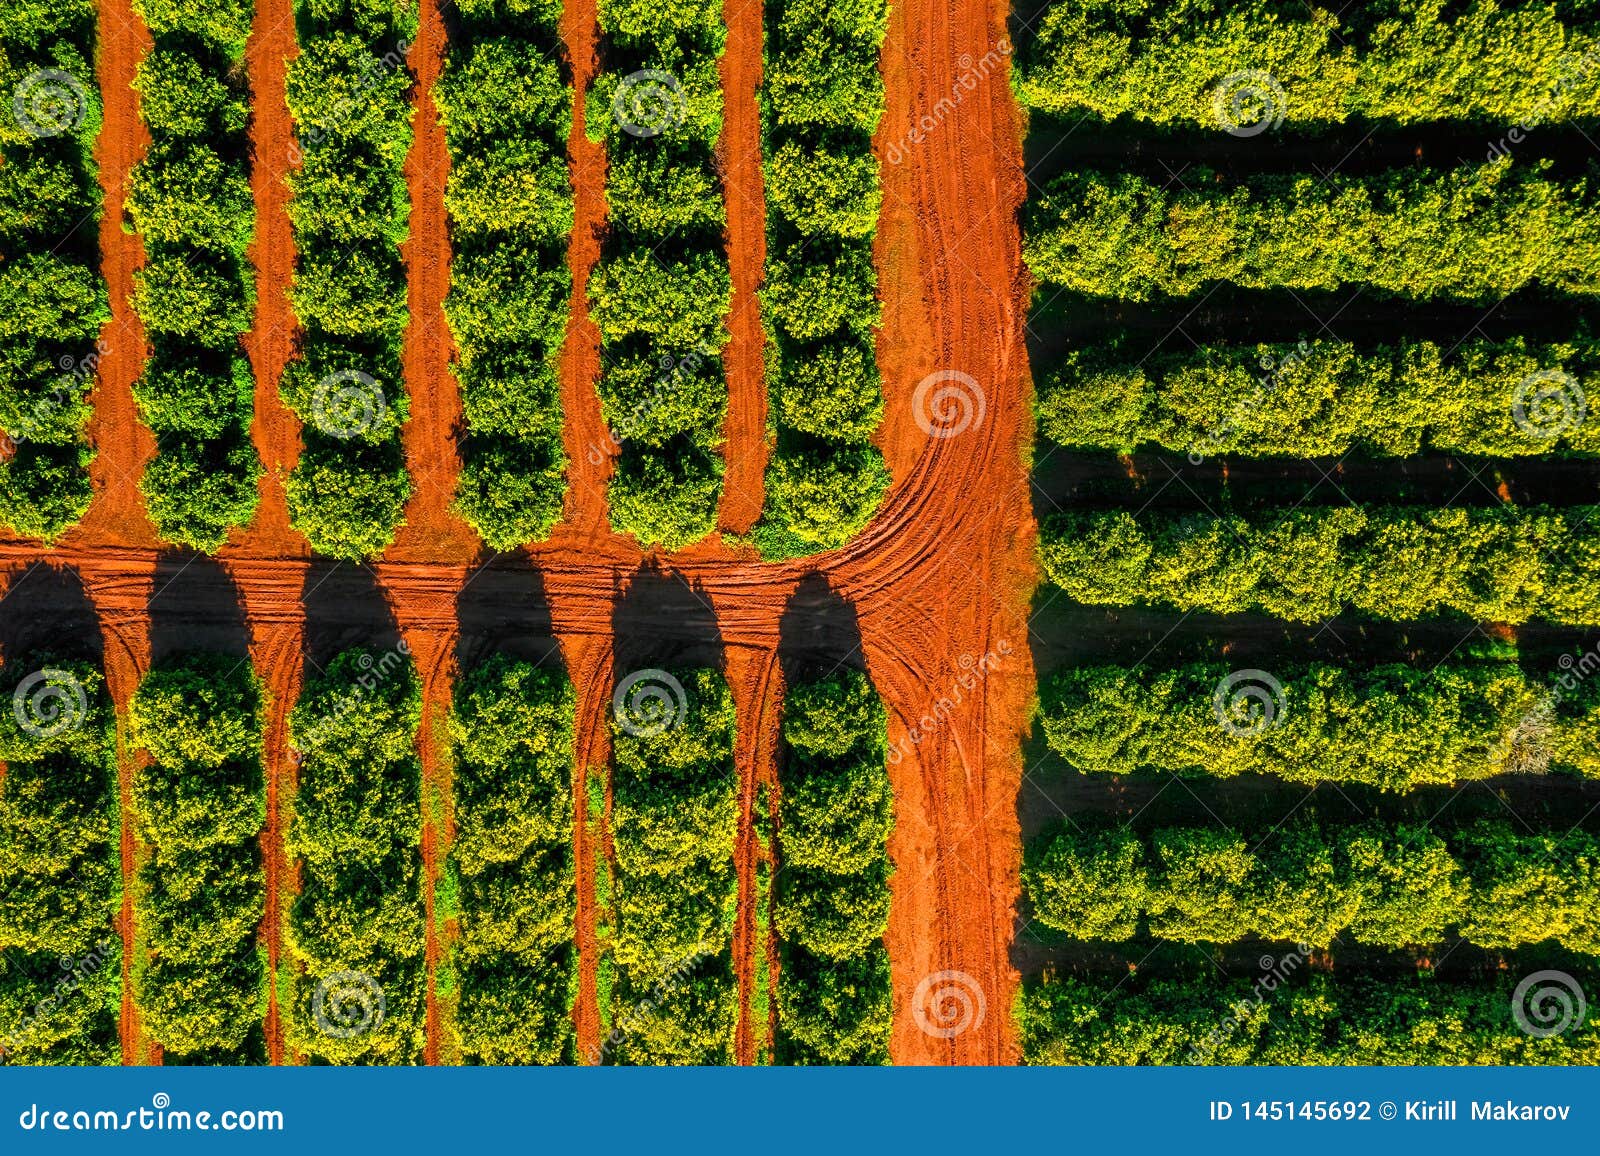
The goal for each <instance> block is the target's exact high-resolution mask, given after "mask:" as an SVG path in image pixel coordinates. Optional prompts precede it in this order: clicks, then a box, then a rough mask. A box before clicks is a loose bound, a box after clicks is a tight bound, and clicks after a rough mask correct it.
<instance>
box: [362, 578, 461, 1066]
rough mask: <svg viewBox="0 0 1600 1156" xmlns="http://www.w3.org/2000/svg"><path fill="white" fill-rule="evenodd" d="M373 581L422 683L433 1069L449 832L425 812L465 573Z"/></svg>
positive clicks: (438, 779) (441, 779)
mask: <svg viewBox="0 0 1600 1156" xmlns="http://www.w3.org/2000/svg"><path fill="white" fill-rule="evenodd" d="M377 572H378V579H379V581H380V582H381V583H382V585H383V588H384V593H385V595H386V597H388V599H389V605H390V608H391V609H392V610H393V612H394V617H395V622H396V623H397V624H398V625H399V627H400V635H401V637H402V638H403V639H404V640H405V643H406V646H407V648H408V649H409V650H410V652H411V660H412V662H413V663H415V664H416V668H417V674H418V676H419V677H420V678H421V680H422V726H421V729H419V730H418V732H417V754H418V756H419V757H420V758H421V760H422V797H423V811H422V863H423V877H424V878H423V904H424V906H425V908H426V910H427V917H428V942H427V966H428V1006H427V1043H426V1047H425V1050H424V1054H423V1060H424V1062H425V1063H428V1064H437V1063H440V1062H441V1058H442V1057H444V1056H445V1055H446V1052H447V1044H446V1041H445V1032H444V1030H443V1022H442V1019H441V1009H440V1006H439V1002H438V1000H437V999H436V998H435V992H434V976H435V972H436V971H437V969H438V966H439V964H440V962H441V961H442V960H443V959H444V955H445V951H446V948H447V946H448V945H447V944H446V943H445V942H444V941H443V939H442V938H441V937H440V935H439V934H438V928H437V926H436V925H435V922H434V914H433V912H434V906H433V905H434V887H435V885H436V884H437V883H438V881H439V876H440V874H441V873H442V871H443V866H444V857H445V854H446V852H447V850H448V847H449V844H448V842H447V839H448V835H449V832H448V831H447V830H446V829H445V823H444V821H443V816H442V815H437V814H435V811H434V808H433V807H432V806H430V802H431V800H433V799H436V798H437V799H445V798H448V795H449V782H448V773H447V771H446V768H445V760H444V759H442V758H441V755H440V751H441V745H442V744H443V743H444V742H445V741H446V738H445V734H444V731H443V727H444V720H445V718H446V717H447V716H448V714H449V711H450V688H451V684H452V681H453V674H454V671H453V666H454V652H455V644H456V637H457V633H458V631H457V626H456V608H455V599H456V593H457V591H459V590H460V589H461V587H462V586H463V585H464V584H465V582H466V569H465V568H464V567H449V566H439V567H435V568H433V569H432V570H430V571H429V572H428V579H429V580H428V581H426V582H419V581H416V580H415V578H414V576H412V574H410V573H409V572H406V571H401V576H400V577H399V580H398V581H391V580H390V568H389V566H388V565H386V564H384V563H379V564H378V566H377Z"/></svg>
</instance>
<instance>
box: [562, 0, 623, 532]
mask: <svg viewBox="0 0 1600 1156" xmlns="http://www.w3.org/2000/svg"><path fill="white" fill-rule="evenodd" d="M597 19H598V17H597V15H596V5H595V0H567V3H566V8H565V10H564V11H563V13H562V16H561V42H562V43H563V44H565V45H566V49H567V66H568V68H569V69H570V70H571V79H572V98H573V104H572V133H571V135H570V136H569V137H568V138H567V155H568V157H569V160H570V165H571V173H572V192H573V226H572V242H571V244H570V245H569V246H568V248H567V265H568V267H569V268H570V269H571V271H572V312H571V317H570V319H569V320H568V322H567V340H566V345H565V347H564V348H563V349H562V354H561V411H562V413H563V414H565V415H566V427H565V430H564V432H563V438H564V442H565V445H566V450H567V458H568V460H569V461H570V463H571V464H570V465H569V466H568V467H567V484H568V489H567V504H566V518H565V521H566V522H567V523H568V524H569V525H572V526H574V527H576V528H578V529H579V530H581V531H584V532H587V533H592V534H600V533H604V532H605V530H606V526H607V522H606V481H607V480H608V479H609V478H610V477H611V463H612V460H613V457H614V455H615V452H616V446H615V444H614V443H613V442H612V440H611V435H610V433H609V432H608V431H607V430H606V425H605V422H604V421H603V420H602V419H601V417H600V394H599V392H598V391H597V389H596V385H597V383H598V382H599V380H600V331H599V329H597V328H596V327H595V324H594V322H593V321H591V320H590V319H589V305H588V297H587V294H588V290H589V274H590V272H591V271H592V270H593V269H594V267H595V263H596V262H597V261H599V260H600V240H601V236H602V235H603V233H604V231H605V221H606V199H605V189H606V152H605V149H604V148H603V147H602V146H600V145H598V144H595V143H593V142H592V141H590V140H589V138H588V137H587V136H586V135H584V131H583V122H584V117H585V115H586V109H587V107H588V99H587V98H588V92H589V86H590V85H591V84H592V83H593V82H594V77H595V73H596V72H598V71H599V67H600V61H599V57H598V55H597V54H598V52H599V38H600V30H599V27H598V25H597V23H596V21H597Z"/></svg>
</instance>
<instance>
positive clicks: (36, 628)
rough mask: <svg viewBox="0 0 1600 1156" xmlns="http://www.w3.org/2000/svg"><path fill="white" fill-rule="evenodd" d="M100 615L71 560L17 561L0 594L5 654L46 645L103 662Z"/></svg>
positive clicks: (64, 654)
mask: <svg viewBox="0 0 1600 1156" xmlns="http://www.w3.org/2000/svg"><path fill="white" fill-rule="evenodd" d="M103 649H104V648H103V643H102V639H101V637H100V620H99V617H98V616H97V615H96V614H95V609H94V604H93V603H92V602H91V601H90V600H89V595H88V592H87V591H85V590H84V588H83V580H82V579H81V578H80V577H79V576H78V572H77V571H76V570H73V569H72V568H71V567H68V566H56V565H51V564H43V563H41V564H36V565H33V566H28V567H17V568H15V569H13V570H12V572H11V583H10V585H9V586H8V587H6V591H5V595H4V597H0V659H3V660H4V661H8V662H9V661H11V660H13V659H19V658H25V657H27V656H28V655H29V654H31V653H33V652H35V651H47V652H49V653H51V654H53V655H55V656H57V657H59V658H77V659H86V660H88V661H90V662H93V663H95V664H96V665H98V664H99V663H100V660H101V654H102V652H103Z"/></svg>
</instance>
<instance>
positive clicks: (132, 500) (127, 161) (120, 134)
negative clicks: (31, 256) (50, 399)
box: [72, 0, 156, 545]
mask: <svg viewBox="0 0 1600 1156" xmlns="http://www.w3.org/2000/svg"><path fill="white" fill-rule="evenodd" d="M99 29H100V59H99V62H98V68H99V79H100V91H101V98H102V101H103V103H104V106H105V113H104V116H105V122H104V127H103V128H102V129H101V131H100V136H99V139H98V140H97V141H96V142H95V152H94V155H95V162H96V164H97V165H98V166H99V169H100V187H101V189H102V190H103V192H104V196H105V208H104V215H103V216H102V217H101V219H100V258H101V270H102V271H103V273H104V275H105V279H106V288H107V290H108V292H109V293H110V296H111V321H110V322H109V323H108V324H107V325H106V327H105V329H104V330H103V331H102V332H101V336H100V341H101V347H100V351H99V353H98V360H99V365H98V367H97V369H98V376H97V381H96V384H95V389H94V393H93V395H92V397H91V398H90V400H91V402H92V403H93V405H94V415H93V416H92V417H91V418H90V419H89V440H90V441H91V442H92V443H93V444H94V446H95V449H96V451H97V454H96V457H95V461H94V465H93V466H91V467H90V478H91V479H92V480H93V483H94V493H95V496H94V501H93V503H92V504H91V505H90V507H89V511H88V513H87V514H86V515H85V516H84V520H83V522H82V523H80V525H79V526H78V527H77V528H76V529H74V530H73V531H72V533H73V534H74V535H82V536H83V537H84V538H86V539H100V538H104V539H113V540H116V541H118V542H126V543H130V544H132V543H137V544H140V545H153V544H154V543H155V541H156V537H155V532H154V530H153V529H152V528H151V526H150V522H149V520H148V519H147V518H146V517H145V512H144V499H143V498H142V497H141V496H140V494H139V476H140V475H141V474H142V473H143V472H144V467H145V463H146V462H148V461H149V460H150V459H151V458H152V457H154V456H155V448H156V446H155V439H154V438H153V437H152V436H151V435H150V431H149V430H147V429H146V428H145V427H144V425H143V424H141V423H140V421H139V408H138V406H136V405H135V404H134V401H133V390H132V387H133V383H134V382H135V381H136V380H138V377H139V374H140V372H142V370H143V368H144V359H145V336H144V326H143V324H141V323H140V321H139V318H138V317H137V316H136V315H135V314H134V312H133V305H132V303H131V299H132V296H133V274H134V272H135V271H136V270H138V269H140V268H142V267H143V266H144V259H145V258H144V242H143V240H142V239H141V238H139V237H138V236H136V235H134V234H132V233H126V232H124V231H123V228H122V223H123V215H124V194H125V190H126V189H127V184H128V174H129V172H131V171H132V169H133V166H134V165H135V164H137V163H138V161H139V159H140V158H141V157H143V156H144V154H145V150H146V149H148V148H149V147H150V134H149V132H148V131H147V130H146V129H145V126H144V122H143V121H141V120H140V119H139V102H138V96H137V94H136V93H135V92H134V91H133V89H132V87H131V85H132V83H133V77H134V71H135V69H137V68H138V66H139V61H140V60H141V59H143V57H144V54H145V53H146V52H148V51H149V49H150V33H149V32H148V31H147V30H146V29H145V26H144V24H143V22H141V21H140V20H139V18H138V17H137V16H136V15H134V12H133V8H132V6H131V5H130V3H129V0H99ZM83 352H84V355H85V356H87V355H88V354H89V353H90V352H91V351H90V350H87V349H86V350H84V351H83Z"/></svg>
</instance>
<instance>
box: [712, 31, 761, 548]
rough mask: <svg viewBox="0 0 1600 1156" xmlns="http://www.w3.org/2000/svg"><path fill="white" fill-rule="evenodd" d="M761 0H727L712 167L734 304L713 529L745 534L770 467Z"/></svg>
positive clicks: (755, 516)
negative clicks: (762, 294) (762, 295)
mask: <svg viewBox="0 0 1600 1156" xmlns="http://www.w3.org/2000/svg"><path fill="white" fill-rule="evenodd" d="M765 15H766V14H765V11H764V5H763V4H762V3H761V0H726V2H725V4H724V6H723V17H724V20H725V22H726V23H727V27H728V38H727V45H726V48H725V49H724V51H723V54H722V59H721V61H719V62H718V71H719V73H720V74H721V76H722V105H723V113H722V140H721V141H719V142H718V144H717V167H718V169H719V170H720V172H721V175H722V191H723V200H724V202H725V204H726V206H727V215H728V226H727V246H728V266H729V271H730V273H731V274H732V278H733V304H732V308H731V309H730V311H729V313H728V332H729V334H730V336H731V338H732V339H731V340H730V341H729V342H728V344H727V346H726V347H725V348H724V350H723V355H722V365H723V371H724V373H725V375H726V378H727V382H728V417H727V421H726V422H725V423H724V425H723V439H724V445H723V457H724V459H725V461H726V463H727V473H726V474H725V475H724V478H723V486H722V504H721V508H720V510H719V511H718V514H719V517H718V519H717V525H718V527H719V528H720V529H721V530H723V531H724V532H727V533H734V534H745V533H749V531H750V528H751V527H752V526H754V525H755V524H756V520H757V519H758V518H760V517H761V506H762V502H763V500H764V495H765V485H764V478H763V474H764V472H765V470H766V468H767V452H768V447H767V390H766V380H765V377H766V367H765V365H764V364H763V361H762V359H763V356H764V350H765V345H766V333H765V332H764V331H763V329H762V327H761V308H760V304H759V302H758V301H757V300H756V289H757V288H758V287H759V286H760V285H761V280H762V270H763V269H764V268H765V266H766V260H767V202H766V190H765V187H764V185H763V182H762V178H761V116H760V111H759V109H758V107H757V105H756V89H757V88H758V87H759V86H760V84H761V71H762V51H763V45H764V43H765V35H764V28H763V21H764V19H765Z"/></svg>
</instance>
